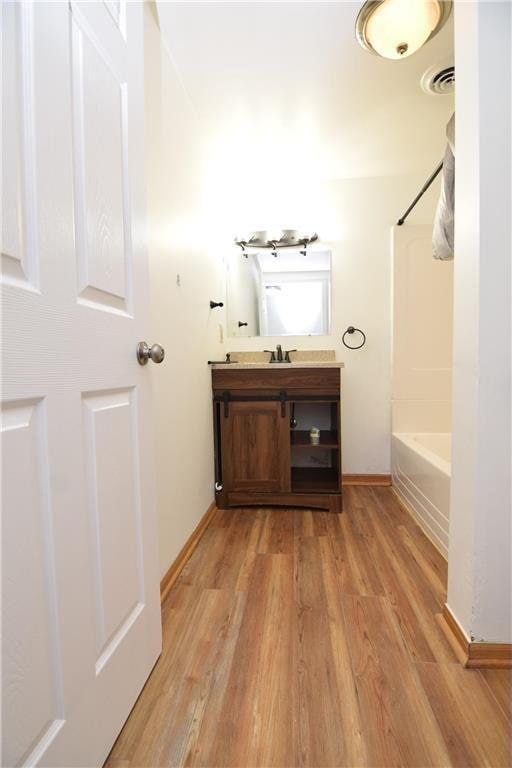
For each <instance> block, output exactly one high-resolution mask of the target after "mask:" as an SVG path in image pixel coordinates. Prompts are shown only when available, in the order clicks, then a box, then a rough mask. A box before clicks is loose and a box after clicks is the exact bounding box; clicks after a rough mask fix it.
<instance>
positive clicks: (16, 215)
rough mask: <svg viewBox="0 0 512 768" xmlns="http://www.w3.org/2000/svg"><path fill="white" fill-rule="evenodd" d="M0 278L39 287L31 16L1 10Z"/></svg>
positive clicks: (21, 7) (11, 8)
mask: <svg viewBox="0 0 512 768" xmlns="http://www.w3.org/2000/svg"><path fill="white" fill-rule="evenodd" d="M2 26H3V30H2V44H3V45H2V72H3V77H2V86H3V87H2V143H3V147H4V151H3V153H2V249H1V250H2V257H1V259H2V261H1V270H2V282H3V283H11V284H13V285H18V286H20V287H21V286H23V287H25V288H28V289H31V290H36V289H37V287H38V279H37V278H38V270H37V241H36V227H35V206H36V185H35V156H34V152H35V150H34V116H33V76H32V72H33V54H34V51H33V14H32V8H31V6H30V4H28V3H26V4H25V3H18V4H16V3H12V2H11V3H6V4H5V6H4V8H3V13H2Z"/></svg>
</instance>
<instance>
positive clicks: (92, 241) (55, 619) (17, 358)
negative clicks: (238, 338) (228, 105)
mask: <svg viewBox="0 0 512 768" xmlns="http://www.w3.org/2000/svg"><path fill="white" fill-rule="evenodd" d="M2 26H3V29H2V33H3V50H2V73H3V74H2V107H3V109H2V113H3V118H2V120H3V122H2V158H3V168H2V217H3V222H2V249H1V250H2V255H1V291H2V295H1V299H2V336H3V350H2V351H3V360H2V378H3V382H2V497H3V498H2V612H3V615H2V630H3V642H2V675H3V680H2V695H3V700H2V716H3V723H2V725H3V728H2V730H3V733H2V742H3V761H2V765H3V766H18V765H49V766H96V765H100V764H101V763H102V762H103V760H104V759H105V757H106V755H107V754H108V751H109V749H110V747H111V745H112V743H113V741H114V739H115V737H116V735H117V733H118V732H119V730H120V728H121V726H122V724H123V722H124V720H125V719H126V717H127V716H128V713H129V711H130V709H131V707H132V706H133V703H134V701H135V699H136V697H137V695H138V693H139V692H140V690H141V687H142V686H143V684H144V682H145V680H146V678H147V676H148V674H149V672H150V671H151V668H152V666H153V664H154V663H155V661H156V658H157V656H158V654H159V652H160V647H161V627H160V605H159V591H158V565H157V547H156V519H155V501H154V493H153V474H152V471H153V462H152V456H151V434H150V433H151V430H150V427H149V422H150V402H149V396H150V382H149V376H150V366H146V367H141V366H139V365H138V363H137V360H136V356H135V351H136V345H137V342H138V341H139V340H143V339H147V340H148V341H150V339H148V338H147V334H148V327H147V315H148V312H147V310H148V286H147V264H146V254H145V245H144V241H145V233H144V220H145V219H144V198H145V194H144V173H143V172H144V157H143V116H144V93H143V17H142V6H141V4H140V3H138V2H133V1H132V2H122V1H121V2H114V1H113V0H112V1H110V2H107V1H106V0H105V2H84V3H74V2H72V3H70V4H68V3H67V2H34V3H31V2H20V3H18V2H3V4H2ZM151 341H154V340H151ZM150 365H153V363H151V364H150Z"/></svg>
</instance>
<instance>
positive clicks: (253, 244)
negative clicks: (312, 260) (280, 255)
mask: <svg viewBox="0 0 512 768" xmlns="http://www.w3.org/2000/svg"><path fill="white" fill-rule="evenodd" d="M315 240H318V235H317V233H316V232H311V234H304V233H303V232H299V231H298V230H296V229H283V230H281V231H280V232H277V233H272V236H270V233H269V232H267V231H266V230H265V231H264V230H260V231H258V232H253V233H252V234H251V235H250V237H248V238H245V239H240V238H238V237H237V238H235V245H238V246H240V248H241V249H242V255H243V256H245V258H247V250H246V249H247V248H258V249H259V250H261V249H262V248H271V249H272V255H273V256H277V252H278V250H280V249H281V248H299V247H300V246H302V247H303V248H304V251H301V253H303V254H304V255H306V254H305V251H306V248H307V246H308V245H309V244H310V243H314V242H315Z"/></svg>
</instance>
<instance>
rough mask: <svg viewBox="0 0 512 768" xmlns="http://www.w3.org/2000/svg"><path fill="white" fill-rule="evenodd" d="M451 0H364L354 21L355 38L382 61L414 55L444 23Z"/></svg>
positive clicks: (448, 12)
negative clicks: (381, 57)
mask: <svg viewBox="0 0 512 768" xmlns="http://www.w3.org/2000/svg"><path fill="white" fill-rule="evenodd" d="M451 9H452V2H451V0H367V1H366V2H365V4H364V5H363V7H362V8H361V10H360V11H359V14H358V16H357V20H356V37H357V39H358V41H359V43H360V45H362V47H363V48H366V50H367V51H370V52H371V53H375V54H376V55H377V56H383V57H384V58H385V59H405V58H407V56H411V55H412V54H413V53H416V51H418V50H419V49H420V48H421V47H422V45H424V44H425V43H426V42H427V40H430V38H431V37H434V35H436V34H437V33H438V32H439V30H440V29H441V27H442V26H443V25H444V24H445V23H446V20H447V19H448V16H449V15H450V12H451Z"/></svg>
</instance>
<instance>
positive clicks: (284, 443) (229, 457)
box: [220, 401, 290, 493]
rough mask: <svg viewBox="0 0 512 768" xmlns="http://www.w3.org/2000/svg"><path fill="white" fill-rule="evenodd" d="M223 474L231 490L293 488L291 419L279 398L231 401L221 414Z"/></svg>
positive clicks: (226, 484) (272, 490) (262, 490)
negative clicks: (277, 399) (273, 399)
mask: <svg viewBox="0 0 512 768" xmlns="http://www.w3.org/2000/svg"><path fill="white" fill-rule="evenodd" d="M220 419H221V435H222V475H223V481H224V487H225V490H227V491H228V493H229V492H236V491H238V492H240V491H259V492H262V493H275V492H279V491H289V490H290V419H289V415H288V405H287V404H286V407H285V409H284V415H283V411H282V406H281V403H279V402H275V401H261V402H260V401H257V402H236V401H235V402H233V401H232V402H230V403H229V409H228V412H227V415H224V414H222V415H221V417H220Z"/></svg>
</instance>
